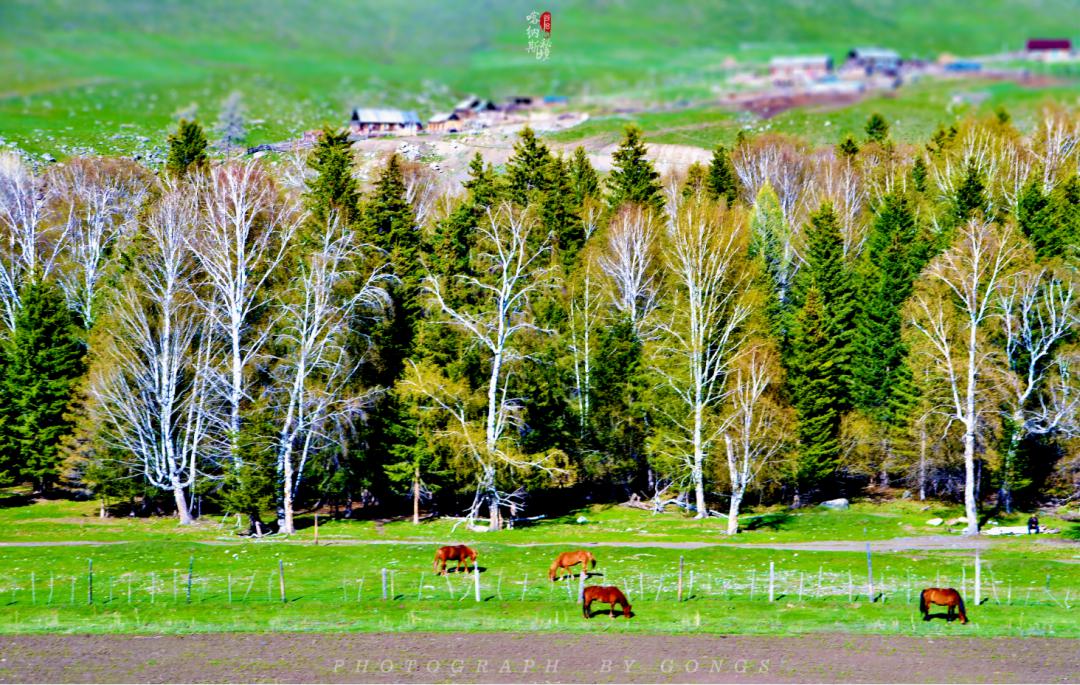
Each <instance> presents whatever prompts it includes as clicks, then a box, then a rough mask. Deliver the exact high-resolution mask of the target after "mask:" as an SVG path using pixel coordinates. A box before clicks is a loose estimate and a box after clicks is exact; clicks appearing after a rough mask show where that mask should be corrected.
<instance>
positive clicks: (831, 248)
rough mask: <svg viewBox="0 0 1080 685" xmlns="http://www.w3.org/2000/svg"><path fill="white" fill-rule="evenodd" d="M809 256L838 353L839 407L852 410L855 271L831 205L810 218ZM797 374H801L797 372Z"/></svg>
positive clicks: (809, 271) (811, 277)
mask: <svg viewBox="0 0 1080 685" xmlns="http://www.w3.org/2000/svg"><path fill="white" fill-rule="evenodd" d="M806 242H807V254H806V266H805V267H804V269H803V273H804V274H805V276H804V278H805V279H807V280H808V282H809V284H811V285H812V286H813V287H814V288H816V289H817V292H818V296H819V297H820V300H821V302H820V306H821V309H822V312H823V314H822V316H823V317H824V320H825V322H826V324H827V326H828V333H829V335H831V336H832V338H833V347H834V349H835V351H836V353H835V355H834V356H833V357H832V365H831V369H832V370H833V372H834V373H835V374H836V376H835V378H834V380H833V382H834V384H835V386H836V388H837V392H838V398H839V400H840V403H839V407H840V409H841V410H846V409H848V408H850V407H851V393H852V389H853V388H852V379H851V344H852V340H853V338H854V333H855V312H856V310H855V302H856V298H855V295H856V292H855V287H854V283H853V279H852V274H851V269H850V268H849V266H848V264H847V260H846V258H845V257H844V241H843V237H842V236H841V235H840V224H839V222H838V220H837V218H836V213H835V212H834V211H833V208H832V205H831V204H828V203H826V204H824V205H822V206H821V208H820V209H818V211H817V212H815V213H814V214H812V215H811V216H810V225H809V226H808V227H807V230H806ZM795 373H799V371H798V370H795Z"/></svg>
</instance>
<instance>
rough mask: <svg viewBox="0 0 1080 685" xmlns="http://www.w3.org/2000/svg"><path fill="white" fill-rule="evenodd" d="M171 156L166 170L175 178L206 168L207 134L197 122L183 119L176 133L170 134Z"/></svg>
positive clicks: (168, 158) (167, 159)
mask: <svg viewBox="0 0 1080 685" xmlns="http://www.w3.org/2000/svg"><path fill="white" fill-rule="evenodd" d="M168 143H169V154H168V157H167V158H166V160H165V168H166V169H167V170H168V171H169V172H170V173H172V174H173V175H175V176H186V175H187V174H188V173H189V172H191V171H195V170H197V169H201V168H202V167H204V166H206V159H207V158H206V146H207V142H206V132H204V131H203V129H202V126H200V125H199V123H198V122H197V121H188V120H187V119H181V120H180V125H179V126H178V127H177V129H176V132H175V133H171V134H169V139H168Z"/></svg>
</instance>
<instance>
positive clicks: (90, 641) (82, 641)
mask: <svg viewBox="0 0 1080 685" xmlns="http://www.w3.org/2000/svg"><path fill="white" fill-rule="evenodd" d="M600 620H601V619H597V622H598V623H599V622H600ZM605 622H606V621H605ZM597 629H598V630H603V629H605V627H604V626H602V625H598V626H597ZM1078 680H1080V640H1063V639H1053V638H1027V639H1019V638H966V637H957V638H914V637H881V636H866V635H844V634H819V635H804V636H790V637H789V636H781V637H768V636H730V637H725V636H708V637H706V636H696V635H681V636H680V635H629V634H595V635H549V634H534V633H498V634H485V633H469V634H461V635H453V634H437V633H369V634H311V633H264V634H238V633H218V634H199V635H167V636H130V635H128V636H120V635H117V636H111V635H16V636H3V637H0V682H33V683H40V682H57V683H98V682H117V683H131V682H150V683H157V682H196V683H198V682H240V683H248V682H283V681H284V682H371V683H426V682H434V683H444V682H447V683H448V682H454V683H462V682H464V683H489V682H510V683H543V682H567V683H578V682H598V683H607V682H661V683H666V682H671V683H711V682H737V683H742V682H748V683H764V682H793V683H802V682H840V681H845V682H900V683H923V682H955V683H979V682H1018V683H1027V682H1045V683H1053V682H1077V681H1078Z"/></svg>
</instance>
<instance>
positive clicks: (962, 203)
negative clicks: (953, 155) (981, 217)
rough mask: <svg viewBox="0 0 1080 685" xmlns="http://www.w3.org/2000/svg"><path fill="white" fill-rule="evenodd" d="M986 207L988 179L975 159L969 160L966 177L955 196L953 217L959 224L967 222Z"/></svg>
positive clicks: (957, 188)
mask: <svg viewBox="0 0 1080 685" xmlns="http://www.w3.org/2000/svg"><path fill="white" fill-rule="evenodd" d="M985 209H986V181H985V180H984V179H983V175H982V172H981V171H979V167H978V166H976V164H975V161H974V160H968V163H967V166H965V167H964V177H963V178H962V179H961V180H960V183H959V184H958V185H957V187H956V197H955V198H953V218H954V220H955V221H956V224H955V225H957V226H959V225H961V224H965V223H967V222H968V220H970V219H971V218H972V217H974V216H975V214H976V213H982V212H983V211H984V210H985Z"/></svg>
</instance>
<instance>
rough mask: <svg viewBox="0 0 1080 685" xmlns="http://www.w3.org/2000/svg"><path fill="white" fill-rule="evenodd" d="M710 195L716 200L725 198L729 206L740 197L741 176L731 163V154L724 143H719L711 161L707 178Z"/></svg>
mask: <svg viewBox="0 0 1080 685" xmlns="http://www.w3.org/2000/svg"><path fill="white" fill-rule="evenodd" d="M707 184H708V186H707V187H708V189H709V195H710V197H712V198H713V199H714V200H718V199H720V198H724V201H726V202H727V205H728V207H731V206H733V205H734V204H735V200H737V199H738V197H739V177H738V176H737V175H736V174H735V166H734V165H733V164H732V163H731V155H730V154H729V153H728V151H727V148H725V147H724V146H723V145H717V146H716V149H715V150H713V156H712V160H711V161H710V162H709V177H708V179H707Z"/></svg>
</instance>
